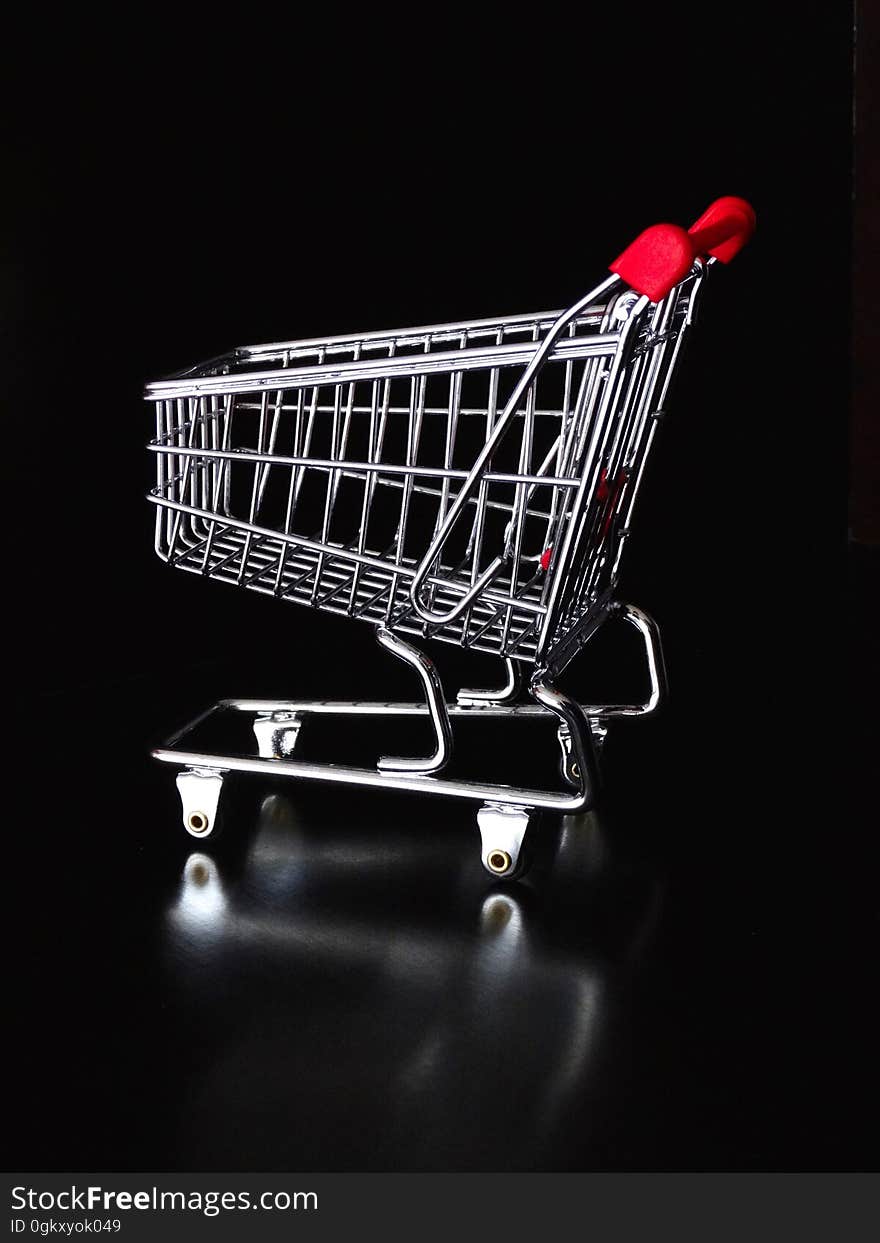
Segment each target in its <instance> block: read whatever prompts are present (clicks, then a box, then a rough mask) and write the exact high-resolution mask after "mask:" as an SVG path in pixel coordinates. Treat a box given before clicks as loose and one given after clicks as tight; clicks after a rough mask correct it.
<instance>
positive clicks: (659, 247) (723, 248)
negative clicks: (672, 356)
mask: <svg viewBox="0 0 880 1243" xmlns="http://www.w3.org/2000/svg"><path fill="white" fill-rule="evenodd" d="M754 231H755V213H754V211H753V210H752V208H751V206H750V205H749V204H748V203H747V202H746V201H745V199H738V198H734V197H733V196H732V195H727V196H726V197H724V198H720V199H716V200H715V202H714V203H713V204H712V205H711V207H708V208H707V209H706V211H704V212H703V214H702V216H700V218H699V220H698V221H696V223H695V224H693V225H691V227H690V229H688V230H687V232H686V231H685V230H684V229H682V228H681V227H680V226H679V225H677V224H655V225H652V226H651V228H650V229H645V231H644V233H640V234H639V236H638V237H637V238H636V240H635V241H634V242H631V243H630V245H629V246H627V248H626V250H625V251H623V253H622V254H620V255H618V257H617V258H616V259H615V260H614V262H613V263H612V264H611V269H610V270H611V271H612V272H614V273H616V274H617V275H618V276H619V277H621V279H622V280H625V281H626V283H627V284H628V285H629V286H630V287H631V288H632V289H635V290H636V291H637V292H638V293H641V294H645V295H646V296H647V297H648V298H650V299H651V301H652V302H659V301H660V299H661V298H665V297H666V295H667V294H668V293H669V291H670V289H672V288H673V287H674V286H675V285H677V284H678V282H679V281H680V280H683V279H684V277H685V276H687V274H688V272H689V271H690V270H691V267H692V265H693V262H694V260H695V259H697V258H698V257H699V256H701V255H711V256H712V257H713V258H714V259H719V260H720V261H721V262H722V263H730V261H731V259H732V258H733V257H734V255H736V254H738V252H739V251H740V250H742V248H743V246H745V244H746V242H747V241H748V240H749V238H750V237H751V236H752V234H753V233H754Z"/></svg>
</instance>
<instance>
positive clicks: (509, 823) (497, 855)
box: [477, 803, 535, 880]
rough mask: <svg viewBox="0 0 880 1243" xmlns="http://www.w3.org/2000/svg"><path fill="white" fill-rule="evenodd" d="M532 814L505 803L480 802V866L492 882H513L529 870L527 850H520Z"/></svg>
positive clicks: (526, 808) (528, 809) (530, 811)
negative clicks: (481, 863)
mask: <svg viewBox="0 0 880 1243" xmlns="http://www.w3.org/2000/svg"><path fill="white" fill-rule="evenodd" d="M534 818H535V813H534V811H533V809H532V808H530V807H515V806H511V805H509V804H505V803H484V804H483V806H482V807H481V808H480V810H479V811H478V812H477V824H478V825H479V828H480V837H481V839H482V850H481V858H482V862H483V867H484V868H485V869H486V871H487V872H488V873H489V874H490V876H493V877H494V878H495V879H496V880H516V879H518V878H519V877H521V876H524V875H525V873H526V872H527V871H528V868H529V858H528V851H527V850H524V849H523V846H524V843H525V840H526V833H527V830H528V829H529V825H530V823H531V822H532V821H533V820H534Z"/></svg>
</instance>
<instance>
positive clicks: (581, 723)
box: [531, 681, 599, 807]
mask: <svg viewBox="0 0 880 1243" xmlns="http://www.w3.org/2000/svg"><path fill="white" fill-rule="evenodd" d="M531 690H532V695H533V697H534V698H535V699H536V700H537V701H538V703H539V704H541V706H542V707H544V708H549V709H550V711H551V712H553V713H555V715H556V716H557V717H558V718H559V725H558V726H557V737H558V739H559V745H560V749H561V751H562V772H563V776H564V777H565V779H566V781H567V782H568V783H569V784H570V785H572V786H574V787H575V788H576V789H578V790H580V791H581V792H582V794H583V797H584V800H585V805H586V806H588V807H589V806H590V805H591V804H592V802H593V799H594V797H595V793H596V790H597V789H598V787H599V771H598V768H597V766H596V752H595V748H594V745H593V731H592V729H591V728H590V722H589V721H588V719H587V717H586V716H585V715H584V712H583V710H582V709H581V707H580V705H579V704H577V703H576V702H575V700H573V699H571V698H569V696H568V695H564V694H563V693H562V691H560V690H557V689H556V687H555V686H551V685H550V684H549V683H547V682H540V681H538V682H533V683H532V687H531Z"/></svg>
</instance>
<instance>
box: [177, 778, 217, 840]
mask: <svg viewBox="0 0 880 1243" xmlns="http://www.w3.org/2000/svg"><path fill="white" fill-rule="evenodd" d="M222 789H223V774H222V773H219V772H217V771H216V769H211V768H208V769H197V768H187V769H185V770H184V771H183V772H180V773H178V774H177V790H178V793H179V794H180V802H181V806H182V810H183V827H184V828H185V829H186V831H187V833H189V835H190V837H198V838H200V839H201V838H205V837H210V836H211V834H212V833H213V832H215V830H216V828H217V821H218V815H217V807H218V804H219V802H220V791H221V790H222Z"/></svg>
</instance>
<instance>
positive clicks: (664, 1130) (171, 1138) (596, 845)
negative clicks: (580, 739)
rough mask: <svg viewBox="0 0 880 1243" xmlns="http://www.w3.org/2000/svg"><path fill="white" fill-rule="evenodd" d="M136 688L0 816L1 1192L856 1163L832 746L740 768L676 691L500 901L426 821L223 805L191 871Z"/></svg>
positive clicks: (103, 702) (771, 742)
mask: <svg viewBox="0 0 880 1243" xmlns="http://www.w3.org/2000/svg"><path fill="white" fill-rule="evenodd" d="M671 646H672V648H673V650H674V648H675V646H676V645H675V644H674V643H673V644H671ZM389 663H390V659H389ZM246 672H247V674H248V677H249V678H250V679H251V681H252V683H254V682H255V683H259V681H260V674H259V671H258V670H255V669H253V668H251V669H249V670H247V671H246ZM242 676H243V671H242V670H241V668H240V667H236V666H232V665H226V666H221V667H217V668H206V669H202V670H201V671H200V672H196V673H194V674H191V675H190V686H189V692H190V695H192V694H193V693H197V694H202V693H203V697H204V698H205V699H207V698H208V695H209V694H216V693H218V692H220V691H222V690H237V689H238V687H237V685H236V683H237V682H238V681H239V679H240V678H241V677H242ZM209 688H211V689H210V690H209ZM160 689H161V693H157V690H156V688H154V687H152V686H150V685H147V684H145V683H144V682H142V681H135V680H132V681H129V682H128V683H126V684H123V685H119V686H117V687H114V688H109V689H108V692H107V693H105V694H102V695H101V696H98V697H96V696H91V695H82V696H79V697H77V698H75V699H72V698H56V699H54V700H51V701H47V702H46V703H44V704H43V705H42V706H41V709H40V714H39V720H37V721H36V722H35V724H34V726H33V728H34V733H33V734H32V737H33V739H34V741H35V743H37V741H38V740H39V741H40V744H41V745H42V746H44V747H46V748H50V749H51V757H50V758H51V765H50V764H49V763H46V764H45V765H43V764H41V763H40V761H39V758H38V753H39V749H38V747H37V746H35V747H34V752H33V758H34V760H35V763H34V764H33V767H32V772H31V773H29V774H28V775H24V774H23V773H21V772H19V773H18V774H16V779H15V782H14V783H13V789H12V791H10V793H11V794H15V793H17V794H18V795H20V796H21V806H20V809H19V810H18V813H17V815H14V816H13V817H12V818H11V823H12V824H13V825H14V826H15V829H14V831H13V833H12V835H11V841H10V846H11V847H12V851H13V859H14V861H13V864H12V867H11V869H10V872H9V880H8V905H11V907H12V911H13V915H14V923H13V944H14V954H13V958H14V963H15V966H16V967H17V968H18V969H19V970H18V971H17V973H16V974H17V977H18V978H17V979H16V980H15V982H14V983H13V986H12V989H11V996H12V997H13V998H14V1002H13V1008H12V1016H13V1018H14V1033H15V1040H14V1044H13V1048H14V1050H15V1052H14V1062H13V1065H14V1067H15V1075H14V1078H13V1084H12V1089H13V1098H14V1101H13V1109H12V1118H13V1121H14V1126H15V1134H16V1136H17V1149H18V1151H19V1153H20V1154H21V1156H20V1160H21V1161H22V1162H23V1163H24V1164H28V1165H31V1166H33V1167H37V1168H62V1167H69V1166H71V1165H72V1166H74V1167H76V1168H89V1167H98V1166H102V1167H112V1168H114V1169H116V1168H118V1169H128V1168H142V1167H154V1166H161V1167H162V1168H165V1169H192V1168H200V1169H208V1170H210V1169H218V1170H219V1169H228V1168H233V1167H234V1168H237V1169H257V1170H259V1169H277V1170H280V1169H296V1168H299V1169H312V1170H320V1169H331V1168H332V1169H400V1170H406V1169H478V1170H479V1169H482V1170H485V1169H590V1168H611V1169H632V1168H668V1169H683V1168H716V1169H717V1168H759V1169H788V1168H821V1167H829V1166H830V1167H840V1168H848V1167H851V1166H853V1165H861V1164H863V1163H864V1162H865V1160H866V1155H867V1152H868V1151H869V1150H868V1149H867V1148H866V1147H865V1146H864V1137H863V1135H862V1132H861V1106H860V1104H859V1100H858V1097H857V1096H856V1097H853V1096H850V1093H853V1092H855V1093H857V1092H858V1091H859V1083H860V1074H861V1067H862V1063H861V1061H860V1057H861V1055H860V1052H859V1044H860V1039H861V1036H862V1033H861V1032H860V1031H859V1030H858V1028H856V1027H855V1026H852V1027H851V1026H850V1023H851V1016H852V1015H853V1014H855V1013H856V1012H857V1011H858V1009H859V1008H860V1007H861V995H860V992H859V991H858V990H859V989H860V988H861V985H860V984H859V983H858V981H857V980H856V981H853V982H852V984H850V983H849V982H848V975H849V972H848V969H847V967H846V965H845V962H843V961H842V960H841V959H840V958H839V957H838V956H837V954H838V949H839V947H840V945H841V944H842V943H845V940H846V939H845V938H841V936H840V934H841V932H842V931H844V930H846V931H848V932H851V933H853V934H855V933H856V930H857V928H858V925H859V924H860V923H861V922H862V916H863V912H860V911H859V910H858V909H857V908H855V907H851V906H850V904H851V903H852V902H853V893H854V890H853V887H852V884H851V883H850V884H848V885H847V886H846V887H845V888H843V889H841V888H840V881H841V879H842V877H843V876H844V875H845V873H846V868H845V867H844V868H843V869H841V867H840V863H841V858H842V856H845V854H846V852H847V851H848V850H852V846H853V839H852V835H851V828H850V825H848V823H847V821H846V819H845V818H843V813H842V811H841V805H840V802H839V799H838V796H837V795H836V794H835V792H834V789H833V787H832V786H831V785H830V783H829V776H831V775H833V772H832V770H831V769H829V767H828V766H827V764H826V763H824V762H823V755H824V756H825V757H828V756H829V751H828V747H827V746H826V745H825V743H828V740H827V739H826V740H824V742H823V739H821V738H820V737H815V736H814V738H815V741H816V743H817V746H818V749H817V750H815V751H812V752H809V753H808V752H805V751H802V750H801V747H802V746H803V745H804V744H805V743H806V742H807V735H805V733H804V731H803V729H802V728H801V727H800V724H799V723H798V722H797V721H796V720H795V719H794V718H793V717H792V716H791V715H786V713H785V709H784V706H783V707H782V708H781V710H780V706H779V705H777V709H776V712H775V714H774V717H773V720H774V721H775V723H776V726H775V736H774V738H773V739H770V738H769V737H768V735H767V732H766V731H767V726H768V722H769V718H768V717H767V716H766V715H765V716H764V718H763V725H764V730H763V732H758V733H757V734H755V735H753V736H751V737H749V734H748V731H747V730H745V729H744V728H743V726H744V722H743V719H742V716H741V714H736V713H731V712H730V710H729V709H725V710H723V711H720V710H715V711H713V710H711V709H708V708H704V709H703V710H702V711H701V713H700V715H699V717H698V716H696V715H692V712H691V710H692V709H695V708H696V706H697V704H696V700H697V690H698V688H697V687H695V686H689V685H688V684H687V682H686V681H685V682H684V684H682V679H681V678H680V679H679V686H678V691H679V694H678V696H677V700H674V701H673V704H674V706H673V707H672V708H671V709H670V710H669V711H668V712H667V713H666V714H665V715H664V716H663V717H660V718H658V719H657V720H656V721H654V722H650V723H648V722H635V723H632V724H629V725H623V726H619V727H618V729H617V730H616V731H615V732H614V733H613V734H612V735H611V737H610V740H609V743H608V747H607V753H606V758H605V764H604V770H605V778H606V787H605V794H604V797H603V799H602V803H601V806H600V809H599V810H598V811H597V812H595V813H590V814H588V815H586V816H583V817H578V818H571V819H569V820H567V821H564V822H563V823H562V825H561V829H560V828H556V829H554V827H553V822H552V821H549V822H548V823H547V824H545V826H544V830H543V832H542V833H541V835H540V846H541V849H540V850H539V852H538V858H537V860H536V863H535V866H534V868H533V870H532V872H531V874H530V876H529V878H528V879H527V880H526V881H524V882H522V883H519V884H515V885H510V886H503V885H502V886H498V885H493V884H492V883H491V882H490V880H489V878H488V877H487V876H486V875H485V874H484V872H483V871H482V868H481V867H480V864H479V861H478V849H477V847H478V835H477V832H476V829H475V826H474V823H473V819H472V810H471V809H470V808H469V806H468V805H466V804H462V805H457V804H454V803H447V802H444V801H441V800H423V799H418V798H411V797H409V796H405V795H385V794H382V793H381V792H363V793H357V792H351V791H346V790H342V789H339V790H335V791H334V790H332V789H329V790H326V791H324V790H319V789H317V788H316V787H313V786H307V785H303V784H294V783H287V782H281V781H279V782H275V783H274V784H273V783H268V784H267V783H266V782H264V781H262V780H261V779H260V778H256V777H254V778H248V777H240V778H238V779H237V780H236V779H230V782H229V783H228V786H227V790H226V791H225V792H224V800H225V802H224V809H225V823H224V825H223V827H222V830H221V831H220V832H219V835H218V838H217V839H216V840H214V839H211V840H210V841H208V842H205V843H198V842H194V841H193V840H192V839H190V838H188V837H187V836H186V835H185V834H184V832H183V830H182V828H181V827H180V823H179V819H178V815H179V813H178V806H177V801H176V795H175V793H174V788H173V770H171V769H168V768H166V767H165V766H162V765H159V764H157V763H155V762H153V761H151V760H149V759H148V758H147V756H146V753H145V752H146V742H147V737H146V735H147V734H150V733H153V734H154V735H155V733H156V732H157V731H158V730H159V726H160V724H161V723H164V724H165V725H166V726H169V725H173V724H177V723H179V722H180V721H181V720H182V719H184V718H185V716H186V714H187V713H188V712H189V711H190V710H191V709H192V707H193V704H192V702H190V701H189V700H188V701H187V702H184V700H183V697H182V696H180V695H178V696H174V695H173V694H169V693H168V692H167V691H166V690H165V688H160ZM255 689H257V690H259V686H257V687H256V688H255ZM395 689H399V688H395ZM123 697H124V701H125V705H126V706H125V710H124V711H121V710H120V703H121V702H122V699H123ZM31 707H32V708H33V707H34V705H31ZM175 709H176V711H175ZM25 719H27V718H25ZM547 742H548V745H549V746H552V745H553V739H552V736H551V735H548V737H547ZM828 745H830V743H829V744H828ZM47 758H49V756H48V755H47ZM508 758H509V760H510V761H511V762H512V763H513V764H514V765H516V763H517V746H516V740H515V739H513V740H512V744H511V749H510V751H509V752H508ZM522 758H523V756H522V755H520V763H521V762H522ZM830 759H831V762H833V760H834V749H833V747H832V748H831V751H830ZM849 879H850V881H851V879H852V878H849ZM842 921H843V924H844V926H845V928H844V927H842V926H841V923H842ZM865 931H866V930H865V929H864V928H862V929H860V930H859V933H858V935H859V937H860V938H861V937H863V936H864V934H865ZM862 944H864V942H863V941H862V940H854V941H850V942H849V946H850V948H849V954H850V961H851V962H856V961H857V959H858V955H859V953H860V952H861V951H860V946H861V945H862ZM851 989H854V990H855V991H850V990H851Z"/></svg>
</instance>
